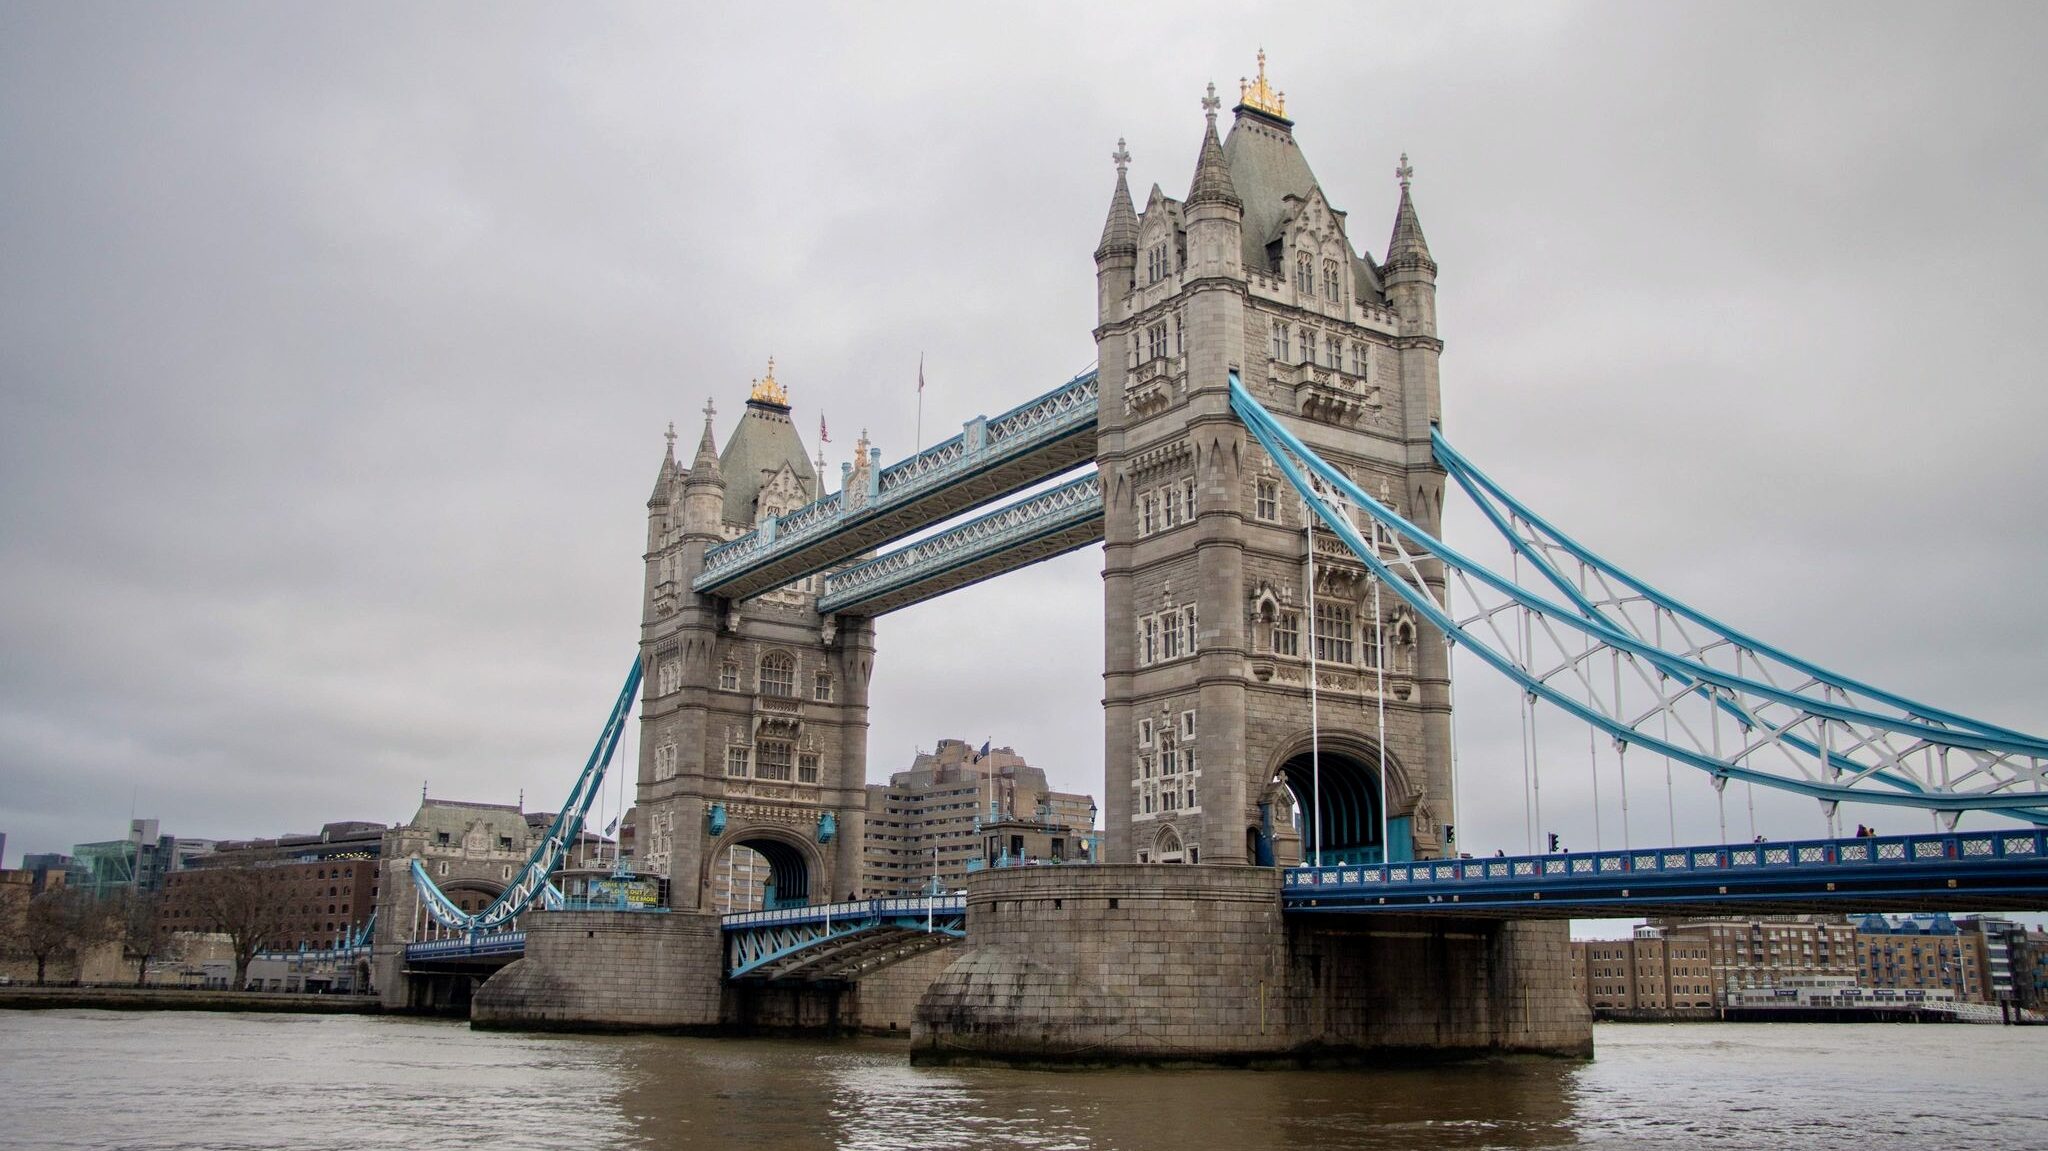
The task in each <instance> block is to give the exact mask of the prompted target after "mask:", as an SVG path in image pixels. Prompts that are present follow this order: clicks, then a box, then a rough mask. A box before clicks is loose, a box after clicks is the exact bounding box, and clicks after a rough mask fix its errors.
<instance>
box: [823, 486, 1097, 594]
mask: <svg viewBox="0 0 2048 1151" xmlns="http://www.w3.org/2000/svg"><path fill="white" fill-rule="evenodd" d="M1101 539H1102V480H1101V477H1099V476H1097V475H1096V474H1095V473H1094V472H1092V471H1091V472H1089V473H1088V474H1087V475H1085V476H1082V477H1081V478H1080V479H1077V480H1074V481H1072V482H1071V483H1065V484H1061V485H1060V486H1059V487H1056V488H1053V489H1051V490H1049V491H1043V492H1039V493H1038V494H1036V495H1032V496H1027V497H1025V498H1024V499H1021V500H1017V501H1016V502H1014V503H1010V504H1005V505H1004V506H1002V507H1000V508H997V509H996V510H995V511H992V512H989V513H988V514H986V515H983V516H979V517H977V518H975V519H972V520H969V521H968V522H966V523H964V524H961V525H959V526H957V527H953V528H949V529H947V530H946V531H943V532H940V533H939V534H937V535H934V536H931V537H929V538H926V539H921V540H918V541H917V542H915V543H912V544H908V545H906V546H904V547H900V548H897V549H896V550H895V551H892V552H888V553H886V554H884V555H880V556H877V557H875V558H874V559H871V560H869V561H867V562H866V563H862V564H856V565H855V566H853V567H850V568H847V569H845V570H843V571H836V572H832V573H830V574H828V575H827V576H826V577H825V590H824V594H823V595H820V596H819V597H818V610H819V611H820V612H850V613H853V614H855V615H863V616H878V615H882V614H883V613H885V612H892V611H895V610H897V609H898V608H904V607H909V606H910V605H911V604H914V603H921V602H923V601H925V600H928V599H931V598H933V597H935V596H940V595H944V594H945V593H947V592H951V591H958V590H959V589H961V588H963V587H966V586H968V585H969V584H974V583H979V582H981V581H982V580H985V579H992V578H994V577H996V576H999V575H1003V574H1004V573H1006V572H1013V571H1016V570H1017V569H1019V568H1023V567H1029V566H1030V565H1032V564H1035V563H1039V562H1041V561H1043V560H1049V559H1052V558H1053V557H1054V556H1061V555H1065V554H1066V553H1068V552H1070V551H1075V550H1077V549H1079V548H1084V547H1087V546H1088V545H1089V544H1092V543H1096V542H1098V541H1100V540H1101Z"/></svg>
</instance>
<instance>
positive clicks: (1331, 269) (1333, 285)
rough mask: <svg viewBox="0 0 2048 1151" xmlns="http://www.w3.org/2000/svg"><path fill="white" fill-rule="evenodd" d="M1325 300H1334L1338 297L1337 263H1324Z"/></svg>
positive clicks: (1331, 261) (1325, 261) (1332, 261)
mask: <svg viewBox="0 0 2048 1151" xmlns="http://www.w3.org/2000/svg"><path fill="white" fill-rule="evenodd" d="M1323 298H1324V299H1328V300H1334V299H1337V298H1338V295H1337V261H1335V260H1324V261H1323Z"/></svg>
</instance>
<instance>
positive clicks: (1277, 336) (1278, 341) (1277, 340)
mask: <svg viewBox="0 0 2048 1151" xmlns="http://www.w3.org/2000/svg"><path fill="white" fill-rule="evenodd" d="M1273 358H1274V359H1276V360H1279V361H1280V362H1281V363H1283V364H1284V363H1286V362H1287V325H1286V324H1274V325H1273Z"/></svg>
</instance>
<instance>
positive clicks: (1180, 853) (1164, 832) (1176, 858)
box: [1152, 827, 1188, 863]
mask: <svg viewBox="0 0 2048 1151" xmlns="http://www.w3.org/2000/svg"><path fill="white" fill-rule="evenodd" d="M1152 862H1154V863H1186V862H1188V856H1187V851H1186V850H1185V849H1184V848H1183V847H1182V846H1181V842H1180V833H1179V832H1177V831H1175V830H1174V829H1173V828H1171V827H1162V828H1160V829H1159V837H1158V838H1157V839H1154V840H1153V841H1152Z"/></svg>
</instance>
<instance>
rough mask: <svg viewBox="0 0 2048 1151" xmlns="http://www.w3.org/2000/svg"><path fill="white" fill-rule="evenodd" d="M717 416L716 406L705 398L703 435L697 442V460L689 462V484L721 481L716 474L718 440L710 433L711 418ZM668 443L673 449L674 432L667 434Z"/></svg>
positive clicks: (671, 426) (709, 399)
mask: <svg viewBox="0 0 2048 1151" xmlns="http://www.w3.org/2000/svg"><path fill="white" fill-rule="evenodd" d="M717 414H718V407H717V405H716V404H714V403H713V402H712V401H711V398H710V397H709V396H707V397H705V399H704V434H703V435H702V436H701V437H699V438H698V440H697V458H696V459H693V460H691V461H690V482H691V483H716V482H719V481H720V479H721V477H720V476H719V474H718V438H717V437H716V436H714V435H712V433H711V417H713V416H715V415H717ZM669 426H670V428H671V429H673V428H674V426H675V425H673V424H671V425H669ZM669 442H670V445H671V447H673V445H674V442H675V432H674V431H673V430H671V431H670V432H669Z"/></svg>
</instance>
